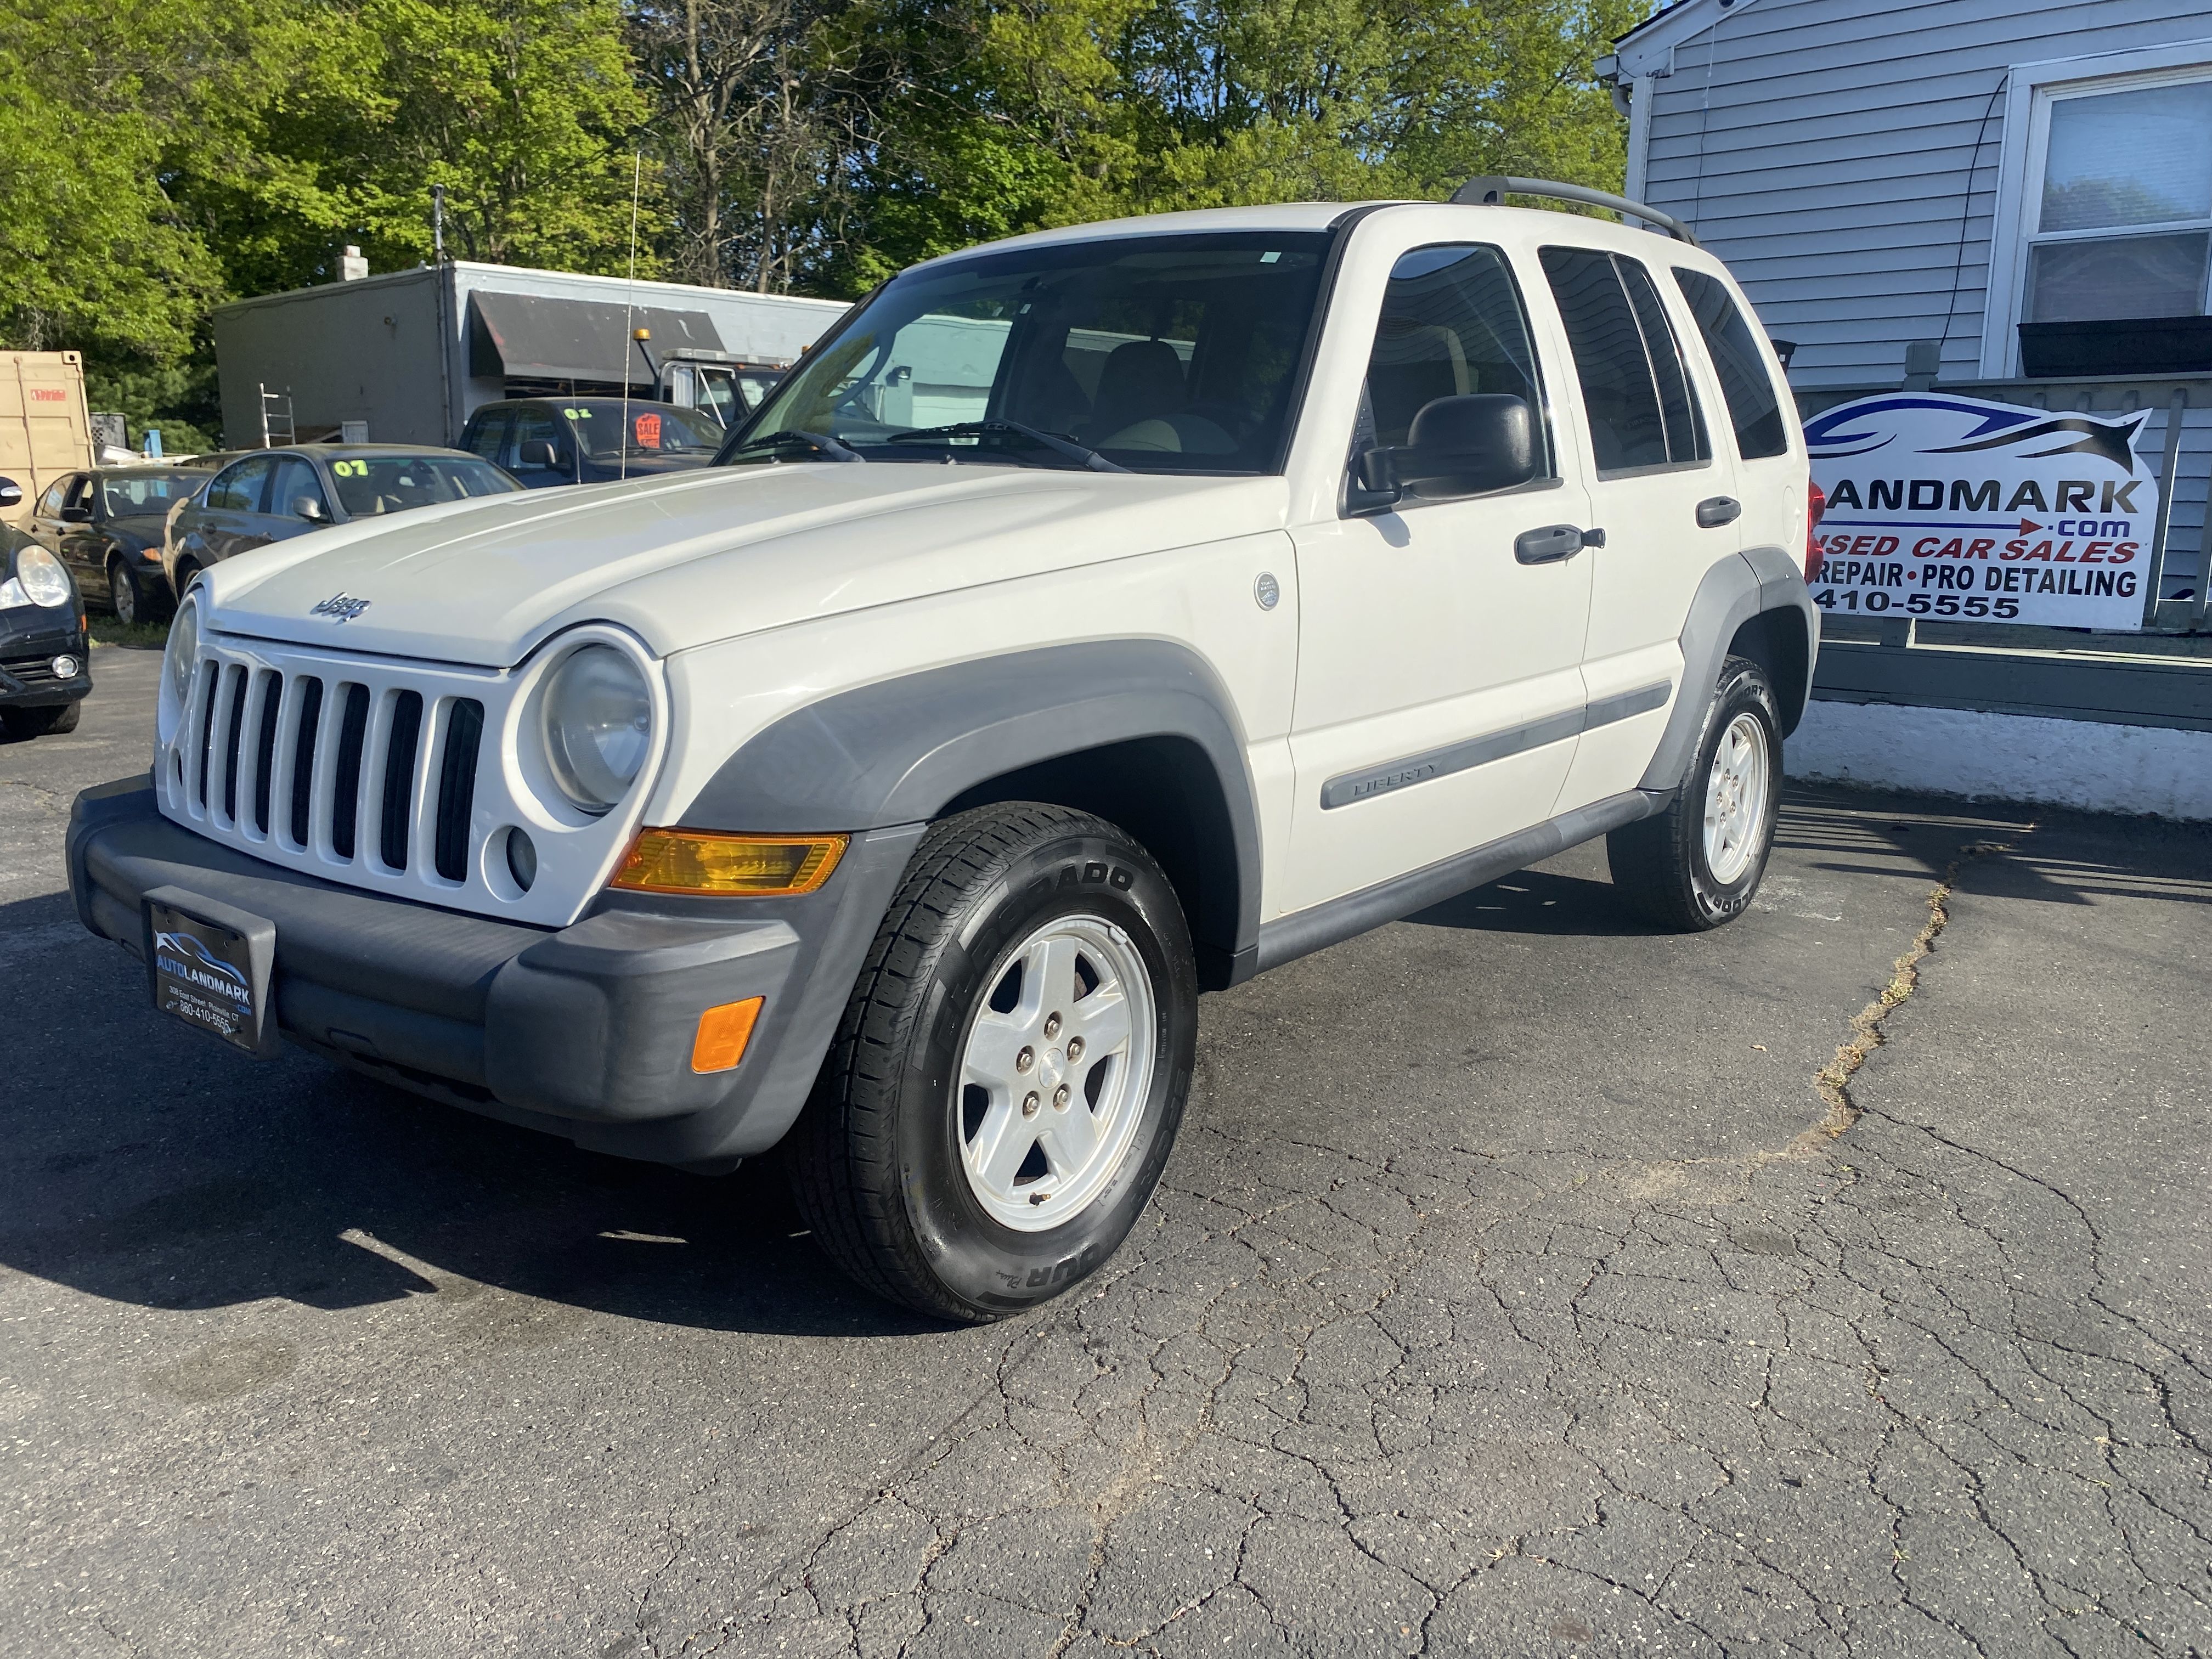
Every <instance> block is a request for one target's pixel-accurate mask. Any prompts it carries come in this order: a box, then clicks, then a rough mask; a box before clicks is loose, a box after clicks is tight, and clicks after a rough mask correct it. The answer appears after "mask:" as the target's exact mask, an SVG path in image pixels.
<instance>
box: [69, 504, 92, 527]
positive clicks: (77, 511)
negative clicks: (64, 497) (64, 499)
mask: <svg viewBox="0 0 2212 1659" xmlns="http://www.w3.org/2000/svg"><path fill="white" fill-rule="evenodd" d="M62 522H63V523H64V524H90V523H91V522H92V509H91V508H90V507H64V508H63V509H62Z"/></svg>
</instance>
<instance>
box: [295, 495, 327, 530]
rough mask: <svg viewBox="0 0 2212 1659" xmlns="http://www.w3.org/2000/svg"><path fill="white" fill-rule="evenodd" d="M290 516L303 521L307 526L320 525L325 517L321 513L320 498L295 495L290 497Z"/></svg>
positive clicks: (321, 504)
mask: <svg viewBox="0 0 2212 1659" xmlns="http://www.w3.org/2000/svg"><path fill="white" fill-rule="evenodd" d="M292 516H293V517H294V518H295V519H305V520H307V522H308V523H309V524H321V523H323V522H324V521H325V518H326V516H327V515H326V514H325V513H324V512H323V503H322V498H321V497H320V496H318V495H295V496H293V497H292Z"/></svg>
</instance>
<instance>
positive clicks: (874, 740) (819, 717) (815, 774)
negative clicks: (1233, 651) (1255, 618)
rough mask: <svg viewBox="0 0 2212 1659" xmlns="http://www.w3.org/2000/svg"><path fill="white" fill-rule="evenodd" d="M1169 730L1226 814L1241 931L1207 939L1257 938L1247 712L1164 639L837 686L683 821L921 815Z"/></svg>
mask: <svg viewBox="0 0 2212 1659" xmlns="http://www.w3.org/2000/svg"><path fill="white" fill-rule="evenodd" d="M1146 738H1170V739H1175V740H1178V741H1180V742H1181V743H1183V744H1188V745H1191V746H1193V747H1194V748H1195V749H1196V750H1198V751H1199V752H1200V753H1201V754H1202V755H1203V756H1204V757H1205V759H1206V763H1208V764H1209V765H1210V767H1211V769H1212V772H1213V774H1214V778H1215V781H1217V782H1218V786H1219V792H1220V795H1221V798H1222V802H1223V805H1224V809H1225V812H1226V815H1227V819H1228V823H1227V829H1228V835H1229V839H1230V841H1231V843H1232V845H1233V848H1234V854H1235V867H1236V872H1237V889H1238V890H1237V900H1236V904H1235V907H1234V910H1233V912H1232V913H1230V914H1232V915H1233V917H1234V921H1233V924H1232V925H1233V928H1234V939H1220V938H1218V937H1217V938H1215V939H1211V940H1207V941H1206V942H1207V943H1209V944H1212V945H1214V946H1215V947H1216V948H1218V949H1225V950H1228V951H1237V952H1240V953H1241V952H1243V951H1249V950H1250V949H1251V948H1252V946H1253V945H1255V942H1256V941H1257V939H1258V938H1259V931H1260V827H1259V817H1258V812H1257V809H1256V806H1255V800H1254V791H1253V786H1252V780H1251V775H1250V773H1249V769H1247V767H1246V764H1245V758H1244V733H1243V725H1242V722H1241V721H1240V720H1238V719H1237V713H1236V703H1235V701H1234V700H1233V699H1232V698H1231V695H1230V692H1229V690H1228V688H1227V687H1226V686H1225V685H1224V684H1222V682H1221V679H1220V677H1219V676H1218V674H1216V673H1215V672H1214V671H1213V670H1212V668H1211V667H1210V666H1209V665H1207V664H1206V661H1205V660H1204V659H1202V658H1200V656H1199V655H1198V654H1197V653H1195V652H1194V651H1192V650H1190V649H1189V648H1188V647H1185V646H1182V645H1177V644H1175V643H1173V642H1171V641H1165V640H1146V639H1117V640H1091V641H1082V642H1080V643H1076V644H1069V645H1055V646H1047V647H1041V648H1039V649H1036V650H1033V651H1019V652H1013V653H1008V654H1006V655H1002V656H993V657H980V658H976V659H973V660H970V661H968V662H961V663H952V664H949V665H946V666H945V667H942V668H933V669H928V670H925V671H922V672H921V673H916V674H908V675H903V676H901V677H900V678H896V679H890V680H882V681H878V682H877V683H876V684H872V685H865V686H859V687H856V688H854V690H849V691H841V692H838V693H836V695H834V696H829V697H825V698H823V700H822V701H821V702H816V703H811V704H809V705H807V706H806V707H805V708H800V709H796V710H794V711H793V712H792V713H791V714H787V715H785V716H784V717H783V718H782V719H781V720H778V721H776V722H775V724H774V725H772V726H769V727H767V728H766V729H765V730H763V731H762V732H757V733H756V734H755V735H754V736H753V737H752V738H750V739H749V740H748V741H747V742H746V743H745V744H744V747H743V748H741V749H739V750H738V751H737V752H736V753H735V754H734V755H732V756H731V757H730V758H729V759H728V760H727V761H726V762H724V763H723V764H722V766H721V768H720V770H718V771H717V772H716V773H715V774H714V776H713V777H712V778H710V779H708V781H707V784H706V786H705V787H703V788H702V789H701V790H700V792H699V793H698V795H697V797H696V799H694V800H693V801H692V802H691V804H690V806H688V807H687V808H686V809H685V810H684V812H683V814H682V817H681V821H682V822H683V823H687V824H690V825H691V826H693V827H695V828H697V829H732V830H736V829H750V830H762V831H779V830H781V831H793V832H801V831H807V830H825V829H844V830H860V829H880V828H884V827H886V826H889V825H892V824H899V823H921V822H922V821H924V820H926V819H928V818H932V817H937V816H938V815H939V813H940V812H941V811H942V810H943V809H944V808H945V806H946V805H950V804H951V803H953V802H955V801H957V800H958V799H960V797H962V796H963V794H966V793H969V791H972V790H975V789H977V788H978V787H981V786H982V785H984V784H986V783H987V782H988V781H991V780H993V779H995V778H999V777H1001V776H1003V775H1006V774H1007V773H1010V772H1018V771H1020V770H1022V769H1024V768H1027V767H1033V766H1038V765H1041V764H1042V763H1047V762H1049V761H1052V760H1054V759H1056V758H1058V757H1061V756H1065V755H1070V754H1074V753H1076V752H1078V751H1079V750H1091V749H1098V748H1102V747H1104V746H1107V745H1109V744H1126V743H1131V742H1135V741H1139V740H1143V739H1146ZM1186 908H1191V906H1190V905H1189V902H1188V898H1187V899H1186ZM1201 908H1206V909H1211V908H1212V906H1204V907H1201ZM1221 920H1222V921H1229V920H1230V915H1223V916H1222V918H1221ZM1192 925H1193V928H1194V932H1197V933H1200V937H1201V938H1202V939H1203V938H1204V935H1205V933H1206V932H1207V931H1208V930H1207V929H1206V927H1205V926H1204V918H1203V917H1201V916H1200V915H1196V914H1194V915H1193V916H1192ZM1212 931H1215V932H1217V933H1218V932H1222V931H1227V930H1226V929H1215V930H1212Z"/></svg>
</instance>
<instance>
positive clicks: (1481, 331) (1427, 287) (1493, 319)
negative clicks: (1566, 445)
mask: <svg viewBox="0 0 2212 1659" xmlns="http://www.w3.org/2000/svg"><path fill="white" fill-rule="evenodd" d="M1469 392H1502V393H1504V394H1505V395H1507V396H1509V397H1514V398H1520V399H1521V400H1522V402H1524V403H1526V404H1528V407H1529V410H1530V411H1531V412H1532V413H1533V414H1534V416H1535V417H1536V419H1535V427H1536V443H1537V465H1536V472H1537V476H1538V477H1553V471H1552V464H1551V457H1550V445H1549V444H1548V443H1547V441H1546V439H1547V433H1546V430H1545V423H1544V399H1543V395H1542V393H1541V391H1540V390H1539V387H1538V385H1537V376H1536V350H1535V347H1534V344H1533V343H1531V342H1530V340H1529V337H1528V315H1527V313H1525V312H1523V310H1522V306H1521V290H1520V289H1519V288H1518V287H1517V286H1516V284H1515V283H1514V281H1513V272H1512V270H1511V269H1510V267H1508V265H1507V264H1506V263H1505V256H1504V254H1502V253H1500V252H1498V250H1497V249H1496V248H1494V247H1484V246H1460V245H1449V244H1448V245H1443V246H1435V247H1420V248H1415V249H1414V250H1413V252H1410V253H1407V254H1405V255H1403V256H1402V257H1401V258H1400V259H1399V261H1398V263H1397V264H1396V265H1395V266H1394V267H1393V268H1392V270H1391V272H1390V286H1389V289H1387V290H1385V292H1384V294H1383V314H1382V316H1381V318H1380V319H1377V321H1376V326H1375V346H1374V349H1373V350H1372V351H1371V352H1370V354H1369V356H1368V359H1367V385H1366V396H1365V398H1364V403H1363V406H1362V408H1361V410H1360V412H1359V422H1358V432H1357V434H1356V435H1355V437H1354V440H1353V447H1354V448H1355V449H1364V448H1367V447H1369V446H1370V445H1372V444H1377V443H1383V444H1402V443H1404V442H1405V441H1406V435H1407V431H1408V429H1409V428H1411V427H1412V426H1413V416H1416V415H1418V414H1419V413H1420V412H1421V410H1423V409H1425V408H1426V407H1427V406H1428V405H1429V404H1431V403H1433V402H1435V401H1436V400H1437V398H1454V397H1464V396H1466V395H1467V394H1468V393H1469Z"/></svg>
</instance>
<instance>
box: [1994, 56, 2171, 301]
mask: <svg viewBox="0 0 2212 1659" xmlns="http://www.w3.org/2000/svg"><path fill="white" fill-rule="evenodd" d="M2041 159H2042V167H2041V168H2040V178H2039V180H2038V181H2037V184H2038V186H2039V187H2038V188H2037V189H2035V190H2034V191H2033V192H2032V194H2031V201H2030V204H2029V205H2030V207H2031V212H2030V213H2028V214H2026V215H2023V217H2024V218H2026V219H2027V221H2028V226H2029V234H2028V236H2027V271H2026V292H2025V294H2024V295H2023V301H2024V303H2023V305H2022V307H2021V320H2022V321H2023V322H2029V323H2063V322H2087V321H2098V320H2104V319H2127V318H2154V317H2201V316H2203V315H2205V314H2206V313H2207V312H2208V309H2212V307H2208V304H2207V299H2208V295H2207V282H2208V278H2212V75H2208V76H2206V77H2204V78H2203V79H2198V80H2188V81H2172V82H2167V83H2166V84H2164V85H2155V86H2136V87H2134V88H2129V89H2127V90H2124V91H2096V92H2088V91H2085V92H2081V93H2059V92H2056V91H2054V93H2053V94H2051V98H2050V104H2049V112H2048V118H2047V121H2046V123H2045V131H2044V142H2043V154H2042V158H2041Z"/></svg>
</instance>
